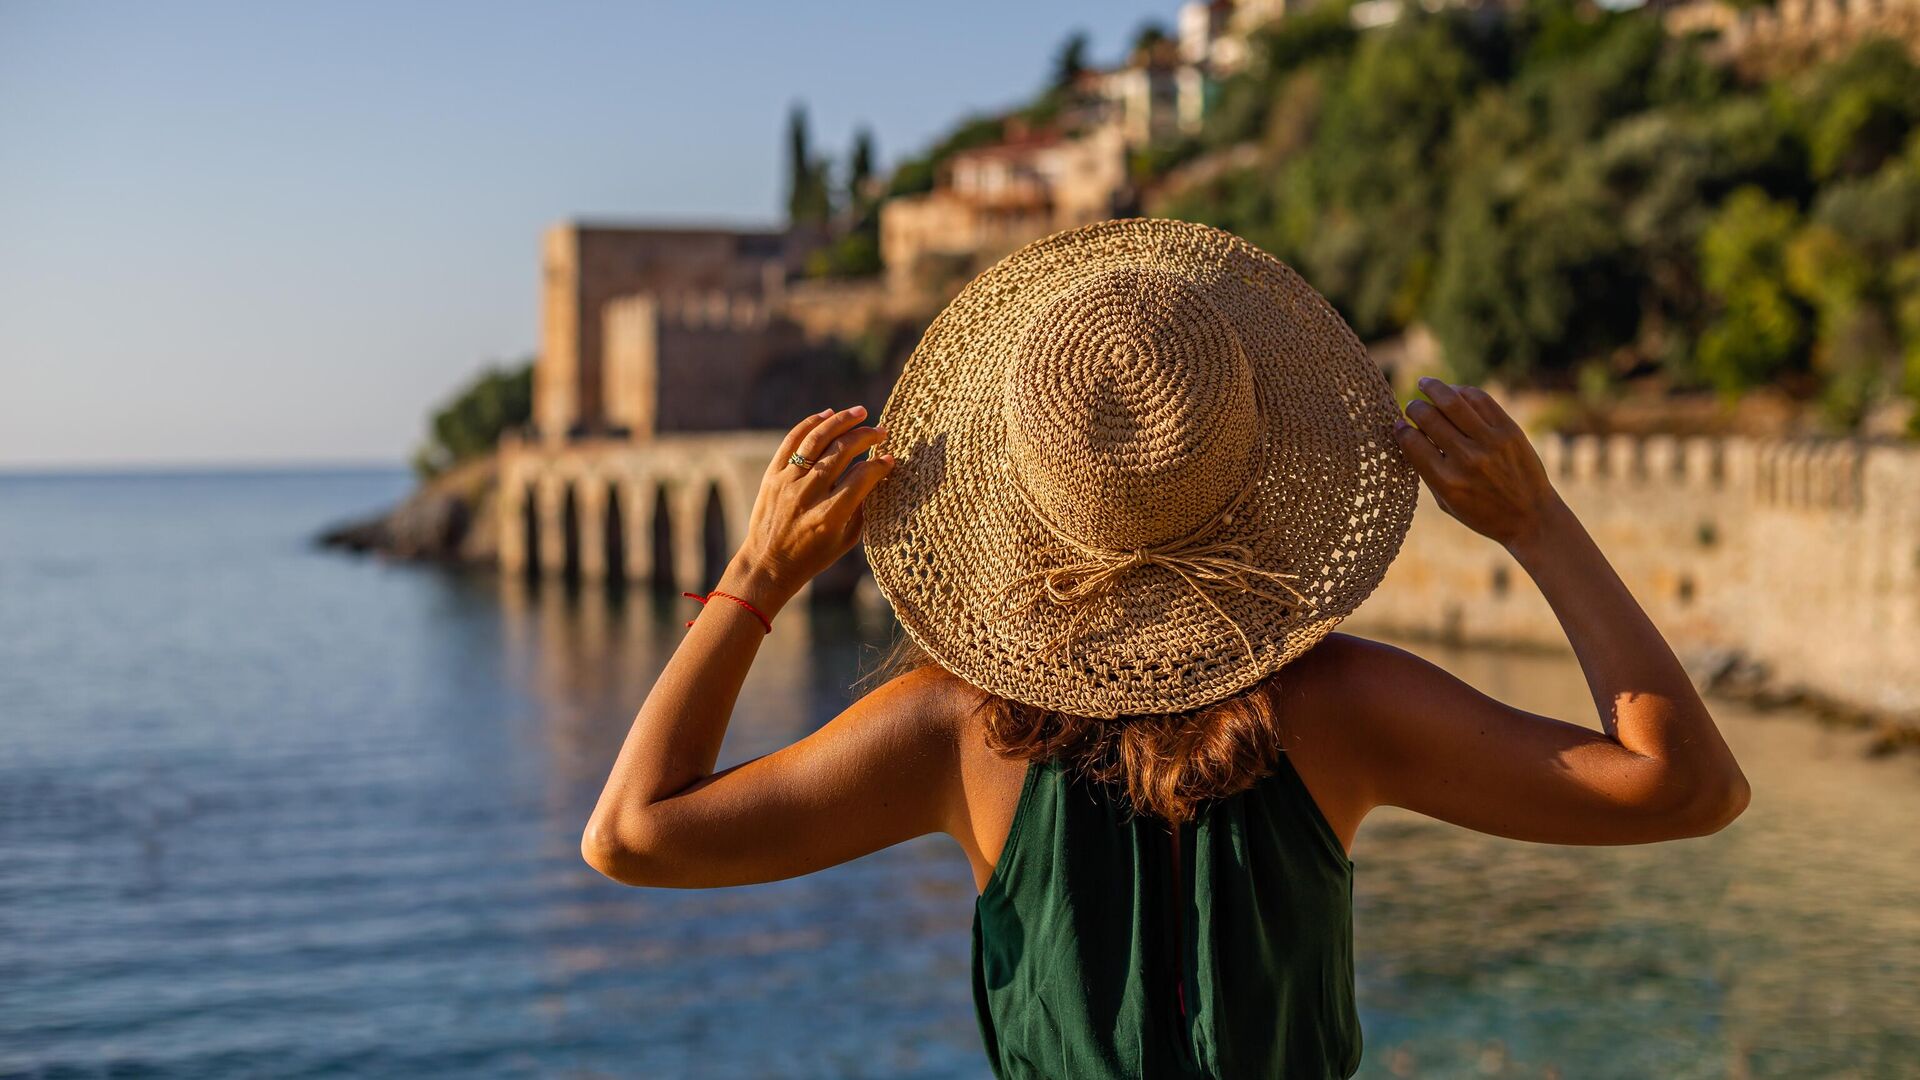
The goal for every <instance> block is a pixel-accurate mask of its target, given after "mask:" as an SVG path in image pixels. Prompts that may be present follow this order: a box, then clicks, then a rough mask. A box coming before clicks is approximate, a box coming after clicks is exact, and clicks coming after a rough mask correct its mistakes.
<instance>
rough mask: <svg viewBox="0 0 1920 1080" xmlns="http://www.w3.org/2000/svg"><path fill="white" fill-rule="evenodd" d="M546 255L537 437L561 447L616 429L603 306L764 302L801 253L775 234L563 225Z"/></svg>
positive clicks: (550, 236) (552, 233)
mask: <svg viewBox="0 0 1920 1080" xmlns="http://www.w3.org/2000/svg"><path fill="white" fill-rule="evenodd" d="M543 249H544V254H543V259H542V269H541V275H542V277H541V341H540V359H539V362H538V363H537V364H536V366H535V369H534V394H533V400H534V428H535V430H537V431H538V432H539V433H540V435H541V437H543V438H546V439H549V440H564V439H566V438H567V437H569V436H570V435H577V434H588V435H592V434H598V433H603V432H605V431H606V430H608V429H609V428H610V427H612V426H614V425H613V423H612V421H611V418H610V416H609V414H608V407H607V400H606V382H605V366H604V360H605V355H604V347H605V339H604V337H603V334H604V331H605V329H606V314H605V310H604V309H605V307H606V305H607V304H609V303H610V302H611V301H614V300H616V299H618V298H621V297H626V296H631V295H635V294H641V293H650V294H661V295H666V294H682V295H684V294H713V293H721V294H728V295H743V294H744V295H748V296H763V295H765V294H767V293H769V292H773V291H777V290H778V288H779V283H780V282H781V281H782V280H784V278H785V277H786V275H787V274H788V273H789V272H791V270H792V269H793V268H794V267H795V266H796V265H797V260H798V258H799V257H800V256H801V253H802V250H803V246H802V244H801V243H800V242H799V241H798V240H797V239H796V238H795V237H793V236H790V235H789V234H786V233H779V232H764V231H762V232H752V231H737V230H732V229H693V228H686V229H683V228H628V227H624V226H601V225H592V224H581V223H576V222H568V223H566V224H562V225H557V226H554V227H553V228H552V229H549V230H548V231H547V234H546V237H545V240H544V243H543ZM665 400H667V401H668V402H669V404H670V406H676V405H677V403H675V402H673V399H671V398H669V399H665ZM668 411H669V413H671V407H670V408H669V410H668ZM661 419H663V420H667V419H670V416H663V417H662V418H661Z"/></svg>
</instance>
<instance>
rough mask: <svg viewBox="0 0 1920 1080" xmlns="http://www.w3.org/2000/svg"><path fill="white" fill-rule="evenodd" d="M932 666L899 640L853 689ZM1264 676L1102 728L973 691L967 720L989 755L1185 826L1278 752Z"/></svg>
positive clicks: (905, 639)
mask: <svg viewBox="0 0 1920 1080" xmlns="http://www.w3.org/2000/svg"><path fill="white" fill-rule="evenodd" d="M930 666H936V662H935V661H934V659H933V657H931V656H929V655H927V652H926V650H924V649H922V648H921V647H920V645H919V643H918V642H916V641H914V640H913V638H911V637H909V636H908V635H906V634H900V635H899V637H898V639H897V640H896V641H895V642H894V644H893V646H892V648H891V649H889V650H888V651H887V653H886V655H885V656H883V657H882V658H881V660H880V662H879V664H878V665H876V666H875V667H874V668H873V670H871V671H869V672H868V673H867V674H865V675H863V676H861V678H860V680H859V682H858V683H856V685H864V686H877V685H879V684H881V683H884V682H886V681H888V680H889V679H892V678H895V677H897V676H900V675H904V674H906V673H908V672H910V671H915V670H918V669H920V668H923V667H930ZM1272 683H1273V679H1272V678H1271V677H1269V678H1267V679H1263V680H1261V681H1259V682H1256V683H1254V684H1253V685H1252V686H1249V687H1247V688H1246V689H1244V690H1241V691H1239V692H1238V693H1235V694H1233V695H1231V696H1229V697H1226V698H1223V699H1221V700H1219V701H1216V702H1213V703H1212V704H1209V705H1203V706H1201V707H1200V708H1198V709H1190V710H1188V711H1186V712H1172V713H1138V714H1133V715H1128V716H1122V717H1120V718H1118V719H1112V720H1103V719H1099V718H1096V717H1091V716H1077V715H1074V714H1073V713H1065V712H1058V711H1055V710H1052V709H1043V708H1040V707H1038V706H1035V705H1027V704H1023V703H1021V702H1017V701H1010V700H1008V699H1006V698H1003V697H1000V696H998V695H996V694H990V693H987V692H986V691H984V690H977V688H976V691H977V693H978V694H979V695H980V702H979V704H978V705H977V706H975V717H976V718H977V719H978V720H979V721H980V723H981V726H982V727H983V728H984V729H985V731H986V743H987V747H988V749H990V750H992V751H994V752H995V753H997V754H1000V755H1001V756H1003V757H1008V758H1013V759H1015V760H1022V761H1028V760H1031V761H1053V760H1061V761H1064V762H1066V763H1067V764H1068V765H1069V766H1071V767H1073V768H1074V769H1075V770H1076V771H1078V772H1079V773H1081V774H1082V775H1085V776H1087V777H1089V778H1091V779H1093V780H1096V781H1099V782H1101V783H1105V784H1110V785H1112V786H1114V787H1115V788H1118V789H1119V790H1121V791H1123V792H1124V793H1125V794H1126V797H1127V800H1128V802H1129V803H1131V804H1132V807H1133V811H1134V812H1135V813H1136V814H1145V815H1151V816H1154V817H1158V818H1162V819H1165V820H1167V821H1171V822H1185V821H1190V820H1192V818H1193V817H1194V814H1195V812H1196V811H1197V810H1198V809H1199V805H1200V804H1201V803H1203V802H1205V801H1206V800H1208V799H1213V798H1219V797H1221V796H1226V795H1232V794H1234V793H1236V792H1239V791H1244V790H1246V789H1247V788H1250V787H1252V786H1253V785H1254V784H1255V783H1256V782H1257V781H1259V780H1260V779H1261V778H1262V777H1265V776H1267V775H1268V774H1270V773H1271V772H1272V771H1273V769H1274V767H1275V766H1276V765H1277V764H1278V763H1279V755H1280V754H1281V753H1283V752H1284V750H1283V748H1282V746H1281V741H1280V726H1279V722H1278V717H1277V716H1276V711H1275V706H1274V694H1273V688H1272Z"/></svg>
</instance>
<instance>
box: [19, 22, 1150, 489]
mask: <svg viewBox="0 0 1920 1080" xmlns="http://www.w3.org/2000/svg"><path fill="white" fill-rule="evenodd" d="M1176 8H1177V4H1176V3H1174V2H1173V0H1161V2H1158V3H1153V2H1141V3H1126V2H1122V3H1117V4H1116V3H1113V2H1111V0H1108V2H1106V3H1101V2H1098V0H971V2H969V3H966V4H920V3H900V2H897V0H895V2H891V3H885V2H871V3H850V2H849V3H841V2H831V0H811V2H807V3H791V2H789V3H772V2H765V3H762V2H755V3H721V2H712V3H707V2H702V3H689V2H680V3H627V4H588V3H553V2H543V3H537V4H536V3H532V2H528V3H524V4H517V5H507V4H480V3H472V4H467V3H459V4H456V3H453V2H451V0H445V2H442V0H417V2H409V3H403V4H392V3H370V2H337V0H330V2H328V3H325V4H298V5H296V4H258V3H232V4H220V3H169V4H149V3H126V4H112V3H65V2H55V0H46V2H37V3H28V2H17V0H0V469H18V468H29V469H32V468H46V467H70V466H80V467H87V466H100V467H121V466H159V467H173V466H188V465H278V464H303V463H316V464H317V463H400V462H402V461H404V460H405V459H406V458H407V456H408V455H409V454H410V453H411V452H412V450H413V449H414V447H415V446H417V445H418V443H419V441H420V439H421V437H422V434H423V432H424V425H425V418H426V415H427V414H428V413H429V412H430V411H431V409H432V408H433V407H434V406H435V405H436V404H438V403H441V402H443V401H444V400H445V399H446V398H447V397H448V396H449V394H450V393H451V392H452V391H453V390H455V389H456V388H457V387H458V386H459V385H460V384H461V383H462V382H464V381H465V380H466V379H468V378H470V377H471V376H473V375H474V374H476V373H477V372H479V371H480V370H482V369H483V368H484V367H486V366H487V365H488V364H490V363H498V362H506V361H511V360H514V359H517V358H520V357H524V356H527V355H530V354H531V352H532V350H533V345H534V342H535V341H536V334H537V327H538V311H537V306H536V291H535V290H536V285H537V282H538V275H539V263H538V256H539V247H538V245H539V237H540V233H541V231H542V230H543V229H544V228H545V227H546V226H548V225H550V224H552V223H554V222H556V221H561V220H564V219H567V218H575V217H591V218H630V219H635V220H646V221H655V222H661V223H668V224H672V223H722V224H743V225H755V224H758V225H768V224H774V223H777V221H778V220H779V216H780V208H781V202H782V185H783V177H784V173H783V157H782V154H783V147H784V141H783V132H784V126H785V121H786V113H787V110H788V108H789V107H790V106H791V105H792V104H793V103H794V102H796V101H802V102H804V103H805V104H806V105H807V108H808V111H809V115H810V117H811V120H812V127H813V134H814V141H815V146H816V147H817V148H819V149H821V150H823V151H829V152H831V153H832V154H833V155H834V156H835V157H836V158H838V159H841V160H844V156H845V149H846V147H847V146H848V145H849V144H850V143H851V141H852V135H853V131H854V130H855V128H856V126H858V125H865V126H868V127H870V128H871V129H872V130H873V132H874V133H875V137H876V140H877V143H878V146H879V150H880V157H881V161H882V163H883V164H886V163H890V162H892V161H895V160H897V159H898V158H900V157H902V156H904V155H906V154H910V153H912V152H914V151H917V150H919V149H921V148H924V147H925V146H926V145H927V144H928V143H930V142H931V141H932V140H933V139H934V138H935V137H937V136H938V135H939V134H940V133H941V132H942V131H943V130H945V129H946V128H947V127H948V126H949V125H950V124H952V123H953V122H954V121H955V120H957V119H958V118H960V117H961V116H963V115H965V114H966V113H968V112H969V111H972V110H979V109H987V108H993V107H997V106H1004V105H1009V104H1014V103H1017V102H1018V101H1020V100H1022V99H1024V98H1025V97H1026V96H1028V95H1029V94H1030V93H1031V92H1032V91H1033V90H1035V89H1036V88H1037V87H1038V86H1039V85H1040V84H1041V83H1042V82H1043V81H1044V80H1045V78H1046V76H1047V73H1048V71H1049V69H1050V67H1051V63H1052V58H1053V56H1054V54H1055V53H1056V51H1057V50H1058V48H1059V45H1060V43H1061V41H1063V40H1064V39H1065V38H1066V36H1067V35H1068V34H1069V33H1070V32H1072V31H1074V30H1076V29H1079V30H1085V31H1086V32H1088V33H1089V34H1090V35H1091V38H1092V45H1093V50H1092V56H1093V58H1094V59H1095V60H1096V61H1099V62H1111V61H1114V60H1117V59H1118V57H1119V54H1120V52H1121V50H1122V48H1123V46H1124V44H1125V42H1127V41H1128V40H1130V39H1131V37H1132V35H1133V32H1134V31H1135V30H1136V29H1137V28H1138V27H1139V25H1140V24H1141V23H1142V22H1144V21H1147V20H1148V19H1157V20H1159V21H1161V22H1163V23H1166V24H1169V25H1170V24H1171V23H1172V21H1173V16H1174V14H1175V10H1176Z"/></svg>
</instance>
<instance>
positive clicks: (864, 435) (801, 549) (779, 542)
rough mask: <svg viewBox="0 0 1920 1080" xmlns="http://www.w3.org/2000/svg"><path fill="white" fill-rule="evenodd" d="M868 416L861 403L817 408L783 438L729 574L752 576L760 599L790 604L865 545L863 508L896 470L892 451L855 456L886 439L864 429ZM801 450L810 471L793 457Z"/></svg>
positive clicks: (878, 432)
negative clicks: (816, 579) (823, 573)
mask: <svg viewBox="0 0 1920 1080" xmlns="http://www.w3.org/2000/svg"><path fill="white" fill-rule="evenodd" d="M866 415H867V410H866V407H865V406H862V405H855V406H853V407H852V408H849V409H841V410H839V411H838V412H836V411H834V410H832V409H828V410H826V411H824V412H818V413H815V414H813V415H812V416H809V417H807V418H806V419H805V420H802V421H800V422H799V423H798V424H795V425H794V426H793V430H791V431H789V432H787V436H786V438H784V439H782V440H781V441H780V449H779V451H778V452H777V453H776V454H775V455H774V458H773V460H772V461H771V462H769V463H768V465H767V472H766V476H765V477H764V478H763V479H762V480H761V481H760V494H759V495H758V496H757V497H755V499H754V501H753V517H752V520H750V521H749V522H748V524H747V536H746V540H745V541H744V542H743V543H742V544H741V545H740V552H739V554H737V555H735V556H734V562H735V564H736V566H735V567H732V568H730V574H729V576H734V574H733V573H732V571H740V572H742V573H744V575H745V576H747V577H748V578H750V579H751V580H752V581H753V582H754V588H755V591H757V592H760V593H761V594H762V595H761V596H760V597H759V598H757V599H759V600H765V601H766V602H768V603H771V604H772V605H773V606H775V607H779V606H783V605H785V603H786V602H787V600H789V599H791V598H792V596H793V594H795V593H797V592H799V591H800V588H801V586H803V585H805V584H806V583H807V582H808V581H811V580H812V579H813V578H814V576H815V575H817V574H819V573H820V572H821V571H822V570H825V569H826V568H827V567H829V566H832V565H833V564H834V563H835V562H836V561H838V560H839V558H840V557H841V556H842V555H845V554H846V553H847V552H848V551H850V550H852V548H853V545H855V544H857V543H859V542H860V530H861V526H862V524H863V517H862V513H861V505H862V504H863V503H864V502H865V501H866V498H867V494H868V493H869V492H871V491H872V490H873V488H874V485H876V484H878V483H879V482H880V481H881V480H884V479H886V477H887V475H888V474H889V473H891V472H892V471H893V456H892V455H891V454H885V455H877V456H874V457H870V458H867V459H865V460H861V461H856V460H855V459H856V458H858V457H859V456H860V455H861V454H863V453H865V452H866V451H867V450H868V449H869V448H870V447H873V446H875V445H877V444H878V443H880V442H881V441H882V440H884V439H885V438H886V437H887V435H886V431H885V429H883V428H880V427H877V426H875V427H863V426H860V421H861V420H862V419H864V418H865V417H866ZM796 451H797V452H799V454H800V456H801V457H803V458H805V459H806V460H807V461H810V462H812V463H813V464H812V466H811V467H810V468H805V469H803V468H801V467H800V466H798V465H795V464H793V463H792V462H791V461H790V460H789V458H791V457H792V455H793V454H794V453H795V452H796Z"/></svg>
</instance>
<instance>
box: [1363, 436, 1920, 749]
mask: <svg viewBox="0 0 1920 1080" xmlns="http://www.w3.org/2000/svg"><path fill="white" fill-rule="evenodd" d="M1536 445H1538V447H1539V450H1540V455H1541V458H1542V460H1543V461H1544V462H1545V464H1546V466H1547V468H1548V471H1549V473H1550V474H1551V475H1552V476H1553V478H1554V483H1555V484H1556V486H1557V487H1558V488H1559V490H1560V492H1561V494H1562V495H1563V496H1564V497H1565V498H1566V500H1567V503H1568V505H1570V506H1571V507H1572V508H1573V509H1574V511H1575V512H1576V513H1577V514H1579V516H1580V519H1581V520H1582V521H1583V522H1584V523H1585V524H1586V526H1587V528H1588V530H1589V531H1590V532H1591V533H1592V534H1593V536H1594V539H1595V541H1596V542H1597V543H1598V544H1599V545H1600V547H1601V550H1603V551H1604V552H1606V554H1607V556H1608V558H1609V559H1610V560H1611V561H1612V562H1613V564H1614V566H1615V568H1616V569H1617V570H1618V571H1619V573H1620V576H1621V578H1622V580H1624V581H1625V582H1626V584H1627V587H1628V588H1629V589H1631V590H1632V591H1633V594H1634V596H1635V597H1636V598H1637V599H1638V600H1639V601H1640V603H1641V605H1642V606H1643V607H1645V608H1646V610H1647V613H1648V615H1649V616H1650V617H1651V618H1652V619H1653V621H1654V623H1655V625H1657V626H1658V627H1659V628H1660V629H1661V631H1662V632H1663V633H1665V634H1666V635H1667V638H1668V640H1669V641H1671V642H1672V643H1673V644H1674V647H1675V650H1676V651H1677V652H1680V653H1681V654H1682V655H1683V656H1690V657H1691V658H1700V657H1710V656H1713V655H1716V654H1724V655H1727V656H1739V657H1741V658H1743V659H1745V660H1747V661H1749V662H1754V663H1758V664H1760V665H1764V668H1765V670H1766V673H1767V682H1768V683H1769V685H1774V686H1778V687H1800V688H1804V689H1807V690H1810V691H1812V692H1814V693H1816V694H1818V695H1820V696H1822V697H1825V698H1828V699H1831V700H1834V701H1837V702H1841V703H1844V704H1846V705H1849V706H1853V707H1857V708H1861V709H1866V710H1871V711H1875V712H1888V713H1894V714H1901V715H1907V716H1914V715H1920V449H1916V448H1914V447H1911V446H1905V445H1900V444H1872V443H1865V442H1861V441H1854V440H1834V441H1813V440H1748V439H1731V438H1726V439H1723V438H1712V437H1690V438H1675V437H1671V436H1627V435H1614V436H1593V435H1580V436H1572V437H1565V438H1562V437H1558V436H1551V435H1549V436H1542V437H1539V438H1538V439H1537V440H1536ZM1346 625H1347V626H1348V627H1350V628H1352V629H1353V630H1354V631H1355V632H1356V633H1365V632H1367V631H1368V630H1374V631H1382V632H1387V631H1391V632H1399V633H1407V634H1415V635H1425V636H1436V637H1441V638H1446V639H1450V640H1454V641H1458V642H1461V643H1469V644H1473V643H1478V644H1502V645H1514V644H1519V645H1540V646H1547V647H1553V648H1564V647H1565V644H1566V638H1565V635H1564V634H1563V632H1562V631H1561V629H1560V626H1559V622H1558V620H1557V619H1556V618H1555V616H1554V614H1553V611H1552V609H1551V608H1549V607H1548V605H1547V603H1546V601H1545V599H1544V598H1543V597H1542V596H1541V595H1540V593H1539V591H1538V590H1537V589H1535V588H1534V587H1533V586H1532V584H1531V582H1529V581H1528V580H1527V579H1526V577H1525V574H1524V572H1523V571H1522V570H1521V569H1520V567H1519V565H1518V564H1517V563H1516V562H1515V561H1514V560H1513V559H1512V557H1510V556H1509V555H1508V554H1507V553H1506V551H1504V550H1503V549H1502V548H1500V547H1499V546H1498V545H1496V544H1494V543H1493V542H1492V541H1490V540H1487V539H1485V538H1483V537H1480V536H1479V535H1477V534H1475V533H1473V532H1471V531H1470V530H1468V529H1467V528H1466V527H1464V526H1462V525H1461V524H1459V523H1458V522H1457V521H1455V520H1453V519H1452V518H1451V517H1449V516H1447V514H1446V513H1445V511H1443V510H1441V509H1440V507H1439V506H1438V504H1436V503H1435V502H1434V501H1433V498H1432V496H1431V494H1430V493H1428V492H1427V491H1426V489H1425V488H1424V486H1423V487H1422V489H1421V493H1420V507H1419V509H1418V511H1416V513H1415V515H1414V524H1413V528H1412V531H1411V532H1410V533H1409V535H1408V537H1407V542H1406V546H1405V547H1404V548H1403V549H1402V551H1401V554H1400V557H1399V558H1398V559H1397V560H1396V561H1395V563H1394V565H1393V567H1392V568H1391V569H1390V570H1389V571H1388V574H1387V577H1386V580H1385V581H1384V582H1382V584H1381V587H1380V589H1379V590H1378V591H1377V592H1376V593H1375V594H1374V595H1373V596H1372V597H1370V598H1369V599H1368V600H1367V602H1366V604H1364V605H1363V606H1362V607H1361V609H1360V610H1359V611H1357V612H1355V613H1354V615H1353V616H1352V617H1351V618H1350V619H1349V620H1348V621H1347V624H1346Z"/></svg>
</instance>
